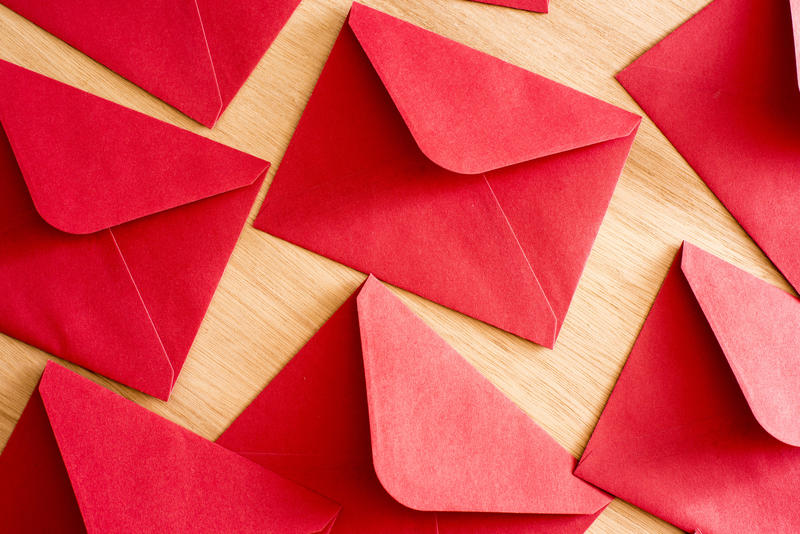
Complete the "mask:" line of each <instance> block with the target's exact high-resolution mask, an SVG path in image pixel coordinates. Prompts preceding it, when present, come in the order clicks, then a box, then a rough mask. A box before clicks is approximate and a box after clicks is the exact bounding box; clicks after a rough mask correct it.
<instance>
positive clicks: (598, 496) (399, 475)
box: [358, 278, 609, 514]
mask: <svg viewBox="0 0 800 534" xmlns="http://www.w3.org/2000/svg"><path fill="white" fill-rule="evenodd" d="M358 316H359V324H360V329H361V340H362V350H363V355H364V370H365V376H366V385H367V402H368V407H369V417H370V429H371V436H372V453H373V463H374V466H375V471H376V474H377V475H378V478H379V479H380V481H381V484H382V485H383V487H384V488H385V489H386V491H387V492H389V494H390V495H392V496H393V497H394V498H395V499H397V500H398V501H399V502H400V503H402V504H404V505H405V506H408V507H410V508H413V509H417V510H428V511H437V510H446V511H461V512H505V513H533V514H545V513H547V514H589V513H593V512H596V511H597V510H599V509H600V508H601V507H603V506H605V505H606V504H608V502H609V498H608V497H607V496H605V495H604V494H603V493H602V492H600V491H598V490H596V489H595V488H593V487H592V486H589V485H588V484H586V483H584V482H582V481H581V480H579V479H577V478H576V477H574V476H573V475H572V471H573V469H574V467H575V459H574V458H573V457H572V456H571V455H570V454H569V453H568V452H567V451H565V450H564V449H562V448H561V447H560V446H559V445H558V444H557V443H556V442H555V441H554V440H553V439H552V438H551V437H550V436H549V435H547V433H545V432H544V430H542V429H541V428H540V427H539V426H537V425H536V424H535V423H534V422H533V421H532V420H531V419H530V418H529V417H528V416H527V415H526V414H525V413H524V412H523V411H522V410H520V409H519V408H518V407H517V406H516V405H514V404H513V403H512V402H511V401H510V400H508V399H507V398H506V397H505V396H503V394H502V393H500V392H499V391H498V390H497V389H496V388H495V387H494V386H493V385H492V384H491V383H490V382H489V381H488V380H486V379H485V378H484V377H483V376H481V375H480V374H479V373H478V371H476V370H475V369H474V368H473V367H472V366H471V365H469V363H467V362H466V360H464V359H463V358H462V357H461V356H460V355H459V354H458V353H456V352H455V350H453V349H452V348H451V347H450V346H449V345H448V344H447V343H446V342H445V341H444V340H443V339H441V338H440V337H439V336H438V335H437V334H436V333H435V332H433V330H431V329H430V328H429V327H428V326H427V325H426V324H425V323H424V322H422V320H421V319H419V318H418V317H417V316H416V315H414V313H413V312H412V311H411V310H410V309H408V308H407V307H406V306H405V305H403V304H402V303H401V302H400V300H399V299H398V298H397V297H395V296H393V295H392V294H391V293H390V292H389V291H388V289H387V288H386V287H385V286H383V285H382V284H381V283H380V282H378V281H377V279H375V278H370V279H369V280H368V281H367V282H366V284H365V285H364V288H363V289H362V291H361V293H360V294H359V296H358Z"/></svg>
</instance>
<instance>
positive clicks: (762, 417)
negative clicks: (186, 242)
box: [681, 243, 800, 447]
mask: <svg viewBox="0 0 800 534" xmlns="http://www.w3.org/2000/svg"><path fill="white" fill-rule="evenodd" d="M681 269H682V271H683V274H684V276H685V277H686V280H687V281H688V282H689V285H690V286H691V288H692V292H693V293H694V295H695V298H696V299H697V302H698V303H699V304H700V308H701V309H702V310H703V314H704V315H705V317H706V319H707V320H708V323H709V325H710V326H711V329H712V330H713V331H714V335H715V336H716V338H717V341H718V342H719V345H720V347H721V348H722V351H723V352H724V353H725V357H726V358H727V360H728V363H729V365H730V367H731V369H732V370H733V374H734V375H735V376H736V380H737V381H738V383H739V386H740V387H741V390H742V392H743V393H744V396H745V398H746V399H747V403H748V405H749V406H750V409H751V410H752V412H753V415H754V416H755V418H756V420H758V422H759V424H761V426H762V427H763V428H764V430H766V431H767V432H769V433H770V434H771V435H772V436H774V437H775V438H777V439H779V440H781V441H783V442H784V443H787V444H789V445H794V446H796V447H798V446H800V334H799V333H798V329H797V325H798V324H800V301H798V300H797V299H796V298H795V297H793V296H792V295H789V294H788V293H785V292H783V291H781V290H780V289H778V288H776V287H774V286H771V285H770V284H767V283H766V282H763V281H761V280H759V279H758V278H756V277H754V276H752V275H750V274H748V273H746V272H744V271H742V270H741V269H738V268H736V267H734V266H733V265H730V264H729V263H727V262H725V261H723V260H720V259H719V258H716V257H715V256H713V255H711V254H709V253H707V252H705V251H703V250H701V249H699V248H697V247H695V246H693V245H690V244H688V243H685V244H684V247H683V256H682V259H681Z"/></svg>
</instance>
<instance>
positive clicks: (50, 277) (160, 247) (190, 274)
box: [0, 62, 269, 400]
mask: <svg viewBox="0 0 800 534" xmlns="http://www.w3.org/2000/svg"><path fill="white" fill-rule="evenodd" d="M0 124H2V127H3V128H2V131H4V132H5V135H0V249H2V251H3V252H2V254H0V295H2V296H3V297H2V299H0V332H4V333H6V334H9V335H11V336H13V337H16V338H18V339H20V340H22V341H25V342H26V343H30V344H32V345H35V346H37V347H39V348H41V349H43V350H45V351H47V352H50V353H52V354H55V355H57V356H60V357H62V358H65V359H68V360H70V361H73V362H75V363H77V364H79V365H81V366H83V367H86V368H89V369H91V370H93V371H96V372H98V373H101V374H103V375H106V376H108V377H110V378H113V379H114V380H118V381H120V382H122V383H124V384H126V385H128V386H131V387H134V388H136V389H139V390H141V391H144V392H145V393H149V394H150V395H154V396H156V397H159V398H161V399H165V400H166V399H167V398H168V397H169V394H170V391H171V390H172V386H173V385H174V383H175V380H176V379H177V377H178V373H179V372H180V369H181V367H182V366H183V362H184V361H185V359H186V355H187V354H188V352H189V349H190V347H191V345H192V342H193V340H194V337H195V336H196V335H197V331H198V329H199V327H200V323H201V321H202V320H203V316H204V315H205V312H206V309H207V308H208V305H209V302H210V301H211V297H212V296H213V294H214V291H215V289H216V287H217V284H218V283H219V280H220V277H221V276H222V273H223V271H224V269H225V265H226V263H227V262H228V258H229V257H230V254H231V252H232V251H233V247H234V245H235V244H236V240H237V239H238V237H239V233H240V232H241V229H242V226H243V225H244V223H245V220H246V218H247V215H248V213H249V211H250V207H251V206H252V203H253V201H254V199H255V196H256V194H257V192H258V188H259V187H260V185H261V182H262V181H263V179H264V175H265V173H266V168H267V167H268V165H269V164H268V163H267V162H265V161H262V160H260V159H258V158H255V157H253V156H250V155H247V154H244V153H242V152H239V151H238V150H234V149H232V148H229V147H226V146H223V145H220V144H218V143H215V142H213V141H209V140H207V139H205V138H202V137H200V136H197V135H195V134H192V133H190V132H187V131H184V130H181V129H179V128H175V127H174V126H171V125H168V124H166V123H163V122H160V121H157V120H155V119H152V118H150V117H147V116H145V115H142V114H140V113H136V112H134V111H132V110H129V109H126V108H123V107H120V106H118V105H116V104H114V103H112V102H108V101H106V100H102V99H100V98H97V97H95V96H92V95H90V94H88V93H84V92H83V91H79V90H77V89H75V88H72V87H69V86H66V85H64V84H61V83H58V82H56V81H54V80H51V79H49V78H45V77H43V76H40V75H38V74H35V73H33V72H30V71H27V70H25V69H22V68H20V67H17V66H15V65H12V64H10V63H6V62H0ZM0 133H1V132H0Z"/></svg>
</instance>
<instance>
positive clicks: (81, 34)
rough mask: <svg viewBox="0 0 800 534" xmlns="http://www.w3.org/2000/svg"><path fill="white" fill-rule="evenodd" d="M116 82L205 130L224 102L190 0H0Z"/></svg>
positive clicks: (198, 21) (197, 15) (199, 18)
mask: <svg viewBox="0 0 800 534" xmlns="http://www.w3.org/2000/svg"><path fill="white" fill-rule="evenodd" d="M0 3H2V4H4V5H6V6H8V7H9V8H11V9H12V10H14V11H15V12H17V13H19V14H20V15H22V16H23V17H25V18H27V19H29V20H31V21H33V22H34V23H35V24H37V25H39V26H41V27H42V28H44V29H45V30H47V31H48V32H50V33H52V34H53V35H55V36H56V37H58V38H60V39H62V40H64V41H65V42H67V43H69V44H70V45H72V46H74V47H75V48H77V49H78V50H80V51H81V52H84V53H85V54H87V55H89V56H90V57H92V58H94V59H95V60H97V61H99V62H100V63H102V64H103V65H106V66H107V67H108V68H110V69H111V70H113V71H114V72H117V73H119V74H120V75H121V76H122V77H124V78H126V79H128V80H130V81H132V82H133V83H135V84H136V85H139V86H140V87H142V88H144V89H145V90H146V91H148V92H149V93H151V94H153V95H154V96H156V97H158V98H160V99H162V100H164V101H166V102H168V103H169V104H171V105H172V106H174V107H176V108H177V109H179V110H180V111H182V112H183V113H186V114H187V115H189V116H190V117H192V118H194V119H195V120H197V121H199V122H200V123H202V124H204V125H206V126H208V127H211V126H213V125H214V123H215V122H216V120H217V118H218V117H219V115H220V113H221V111H222V107H223V101H222V96H221V91H220V86H219V83H218V80H217V74H216V72H215V65H214V63H213V60H212V57H211V53H210V50H209V43H208V40H207V38H206V33H205V30H204V21H203V20H201V16H200V12H199V10H198V4H197V2H196V0H150V1H148V2H147V3H145V4H143V3H141V2H107V1H105V0H60V1H59V2H38V1H31V0H0Z"/></svg>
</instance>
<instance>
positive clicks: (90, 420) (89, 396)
mask: <svg viewBox="0 0 800 534" xmlns="http://www.w3.org/2000/svg"><path fill="white" fill-rule="evenodd" d="M39 393H40V395H41V397H42V401H43V402H44V406H45V410H46V411H47V414H48V417H49V419H50V424H51V427H52V429H53V433H54V435H55V437H56V441H57V442H58V446H59V449H60V451H61V455H62V458H63V460H64V465H65V466H66V468H67V472H68V474H69V478H70V481H71V483H72V487H73V489H74V492H75V496H76V498H77V500H78V505H79V506H80V509H81V513H82V515H83V518H84V522H85V523H86V527H87V530H88V531H89V532H188V531H191V532H209V533H211V532H227V531H234V532H253V533H255V532H263V531H264V528H265V526H269V527H270V530H271V531H275V532H286V533H293V534H301V533H302V534H310V533H312V532H320V531H323V530H324V529H325V528H326V526H327V525H328V524H329V523H330V521H331V519H332V518H333V517H334V516H335V515H336V513H337V511H338V506H337V505H336V504H334V503H332V502H331V501H328V500H327V499H324V498H323V497H320V496H318V495H316V494H314V493H311V492H310V491H308V490H306V489H303V488H302V487H300V486H298V485H296V484H294V483H293V482H290V481H288V480H286V479H284V478H282V477H279V476H278V475H276V474H274V473H272V472H271V471H268V470H266V469H263V468H262V467H260V466H258V465H257V464H255V463H253V462H251V461H249V460H247V459H245V458H244V457H242V456H239V455H238V454H235V453H233V452H231V451H229V450H227V449H224V448H223V447H220V446H219V445H216V444H214V443H211V442H210V441H207V440H205V439H203V438H202V437H200V436H198V435H196V434H193V433H191V432H189V431H188V430H186V429H184V428H181V427H179V426H178V425H176V424H174V423H172V422H170V421H167V420H166V419H163V418H161V417H159V416H157V415H156V414H154V413H151V412H149V411H147V410H145V409H144V408H142V407H140V406H138V405H137V404H135V403H133V402H132V401H129V400H127V399H125V398H123V397H121V396H119V395H116V394H114V393H112V392H110V391H108V390H106V389H105V388H102V387H100V386H99V385H97V384H94V383H92V382H91V381H89V380H87V379H85V378H83V377H81V376H79V375H77V374H75V373H73V372H71V371H68V370H67V369H65V368H63V367H61V366H59V365H56V364H53V363H48V365H47V367H46V368H45V372H44V374H43V376H42V380H41V382H40V384H39Z"/></svg>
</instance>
